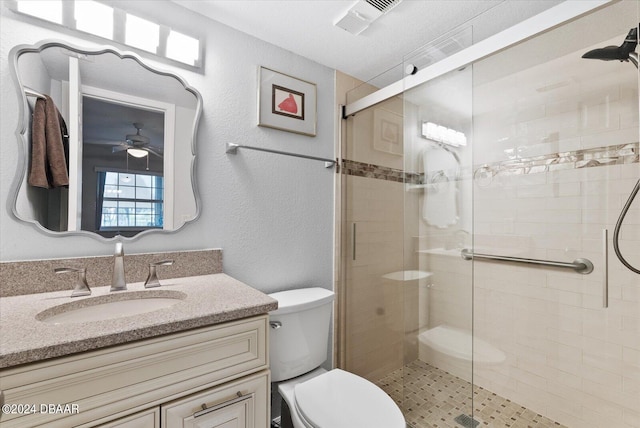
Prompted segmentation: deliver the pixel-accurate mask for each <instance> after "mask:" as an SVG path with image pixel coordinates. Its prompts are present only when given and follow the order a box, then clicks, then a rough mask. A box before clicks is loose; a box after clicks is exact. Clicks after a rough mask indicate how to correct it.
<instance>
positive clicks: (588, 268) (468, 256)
mask: <svg viewBox="0 0 640 428" xmlns="http://www.w3.org/2000/svg"><path fill="white" fill-rule="evenodd" d="M460 256H462V258H463V259H465V260H472V259H478V260H482V259H484V260H498V261H503V262H515V263H526V264H531V265H541V266H553V267H560V268H568V269H573V270H575V271H576V272H577V273H581V274H582V275H587V274H590V273H591V272H593V263H591V261H590V260H587V259H575V260H574V261H573V262H571V263H567V262H554V261H551V260H537V259H526V258H522V257H508V256H496V255H493V254H480V253H474V252H472V251H471V250H469V249H467V248H465V249H463V250H462V251H460Z"/></svg>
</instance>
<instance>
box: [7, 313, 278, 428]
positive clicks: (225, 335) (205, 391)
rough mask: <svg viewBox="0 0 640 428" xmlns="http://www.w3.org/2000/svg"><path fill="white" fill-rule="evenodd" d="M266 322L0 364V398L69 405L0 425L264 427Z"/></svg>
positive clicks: (266, 418)
mask: <svg viewBox="0 0 640 428" xmlns="http://www.w3.org/2000/svg"><path fill="white" fill-rule="evenodd" d="M267 325H268V317H267V315H259V316H254V317H251V318H246V319H241V320H237V321H231V322H226V323H222V324H217V325H213V326H209V327H203V328H197V329H193V330H188V331H183V332H180V333H173V334H168V335H165V336H160V337H156V338H152V339H145V340H140V341H136V342H131V343H127V344H124V345H117V346H113V347H109V348H104V349H98V350H94V351H88V352H84V353H78V354H74V355H71V356H68V357H61V358H55V359H51V360H45V361H42V362H36V363H30V364H24V365H20V366H16V367H10V368H7V369H3V370H0V389H1V390H2V404H9V405H11V404H22V405H35V406H36V408H37V409H39V408H40V407H39V406H40V405H41V404H56V405H57V404H60V405H65V404H69V405H74V406H75V407H70V410H71V411H69V412H67V413H65V412H63V411H60V412H44V413H40V412H36V413H33V414H27V415H20V414H2V415H0V425H1V426H2V427H3V428H5V427H6V428H10V427H29V428H32V427H37V426H46V427H62V428H68V427H71V426H74V427H93V426H107V427H112V428H115V427H118V428H143V427H144V428H152V427H154V428H158V427H164V428H174V427H176V428H177V427H180V428H182V427H194V428H195V427H201V426H205V425H202V424H201V422H202V421H207V424H206V426H207V427H216V426H221V427H222V426H224V427H238V428H240V427H242V428H245V427H247V428H248V427H251V428H267V427H268V426H269V394H270V392H269V380H270V374H269V370H268V349H267V346H268V342H267ZM74 409H75V410H76V411H75V412H74V411H72V410H74ZM207 409H208V410H209V411H206V410H207ZM63 410H64V409H63ZM194 414H195V416H194Z"/></svg>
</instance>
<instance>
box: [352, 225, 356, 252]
mask: <svg viewBox="0 0 640 428" xmlns="http://www.w3.org/2000/svg"><path fill="white" fill-rule="evenodd" d="M351 238H352V239H353V243H352V245H351V258H352V260H355V259H356V224H355V222H354V223H353V228H352V231H351Z"/></svg>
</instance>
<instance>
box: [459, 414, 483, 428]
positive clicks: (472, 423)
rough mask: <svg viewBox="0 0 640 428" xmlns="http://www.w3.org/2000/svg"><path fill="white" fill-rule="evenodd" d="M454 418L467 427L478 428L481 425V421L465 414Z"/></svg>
mask: <svg viewBox="0 0 640 428" xmlns="http://www.w3.org/2000/svg"><path fill="white" fill-rule="evenodd" d="M453 420H454V421H456V422H457V423H458V424H460V425H462V426H463V427H465V428H476V427H477V426H478V425H480V422H478V421H476V420H475V419H473V418H472V417H471V416H467V415H465V414H462V415H460V416H456V417H455V418H454V419H453Z"/></svg>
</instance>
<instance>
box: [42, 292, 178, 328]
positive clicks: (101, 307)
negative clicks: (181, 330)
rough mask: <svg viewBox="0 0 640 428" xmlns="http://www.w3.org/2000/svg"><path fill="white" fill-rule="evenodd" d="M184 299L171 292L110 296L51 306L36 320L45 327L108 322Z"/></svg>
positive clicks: (115, 294) (116, 294)
mask: <svg viewBox="0 0 640 428" xmlns="http://www.w3.org/2000/svg"><path fill="white" fill-rule="evenodd" d="M186 297H187V296H186V294H184V293H182V292H179V291H172V290H153V291H136V292H130V293H111V294H107V295H104V296H98V297H89V298H86V299H82V300H77V301H74V302H70V303H65V304H62V305H58V306H54V307H53V308H49V309H47V310H45V311H42V312H40V313H39V314H38V315H37V316H36V319H37V320H38V321H42V322H45V323H49V324H69V323H83V322H92V321H105V320H112V319H117V318H124V317H130V316H134V315H141V314H145V313H148V312H153V311H157V310H161V309H166V308H169V307H171V306H173V305H175V304H177V303H180V302H181V301H182V300H183V299H185V298H186Z"/></svg>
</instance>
